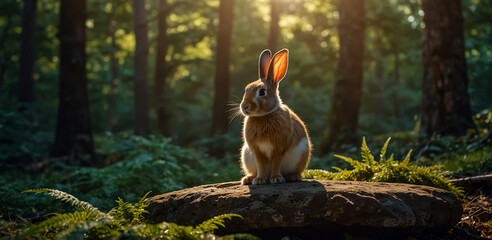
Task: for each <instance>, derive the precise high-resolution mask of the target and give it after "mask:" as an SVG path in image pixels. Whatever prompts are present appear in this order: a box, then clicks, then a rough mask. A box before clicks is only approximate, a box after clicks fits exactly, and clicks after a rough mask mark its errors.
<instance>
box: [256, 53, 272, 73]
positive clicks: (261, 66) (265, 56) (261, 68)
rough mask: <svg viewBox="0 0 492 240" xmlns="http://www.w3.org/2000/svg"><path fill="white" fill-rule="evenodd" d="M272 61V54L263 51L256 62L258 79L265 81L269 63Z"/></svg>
mask: <svg viewBox="0 0 492 240" xmlns="http://www.w3.org/2000/svg"><path fill="white" fill-rule="evenodd" d="M271 59H272V52H270V50H268V49H265V50H263V52H261V54H260V59H259V60H258V74H259V77H260V78H263V79H266V78H267V75H268V67H269V66H270V61H271Z"/></svg>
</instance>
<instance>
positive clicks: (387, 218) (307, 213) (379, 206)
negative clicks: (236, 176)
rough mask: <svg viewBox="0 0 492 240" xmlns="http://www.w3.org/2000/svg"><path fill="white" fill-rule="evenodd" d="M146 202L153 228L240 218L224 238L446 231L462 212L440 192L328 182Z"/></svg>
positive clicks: (224, 188)
mask: <svg viewBox="0 0 492 240" xmlns="http://www.w3.org/2000/svg"><path fill="white" fill-rule="evenodd" d="M148 201H149V202H150V205H149V207H148V211H149V218H150V220H152V221H154V222H162V221H166V222H174V223H177V224H180V225H197V224H199V223H201V222H202V221H204V220H207V219H210V218H212V217H214V216H217V215H221V214H226V213H237V214H240V215H241V216H243V218H244V219H243V220H241V219H234V220H232V221H229V222H228V223H227V228H225V229H223V230H222V231H223V233H238V232H252V233H258V232H268V231H269V230H272V229H275V231H278V230H279V229H282V231H283V232H289V231H287V229H290V230H291V231H290V232H294V233H300V232H303V231H304V232H305V233H310V234H313V233H315V232H316V231H323V232H326V231H331V230H340V229H342V230H343V231H348V232H358V231H361V229H364V230H369V232H370V231H374V232H384V231H387V232H394V233H397V234H401V233H402V231H404V232H414V233H415V232H423V231H428V230H435V229H439V230H446V229H447V230H449V229H450V228H451V227H452V226H454V225H455V224H456V223H457V222H458V221H459V220H460V217H461V213H462V211H463V210H462V207H461V203H460V201H458V200H457V199H456V197H455V196H454V195H453V194H452V193H450V192H448V191H445V190H442V189H438V188H433V187H427V186H420V185H411V184H397V183H375V182H350V181H330V180H304V181H301V182H293V183H284V184H267V185H255V186H244V185H241V184H240V183H239V182H228V183H218V184H210V185H203V186H198V187H193V188H189V189H183V190H180V191H175V192H171V193H167V194H163V195H158V196H154V197H152V198H149V199H148ZM284 230H285V231H284ZM292 230H293V231H292ZM297 235H299V234H297Z"/></svg>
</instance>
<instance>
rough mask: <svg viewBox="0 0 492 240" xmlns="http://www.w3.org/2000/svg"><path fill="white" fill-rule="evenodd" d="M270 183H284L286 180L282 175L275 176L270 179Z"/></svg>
mask: <svg viewBox="0 0 492 240" xmlns="http://www.w3.org/2000/svg"><path fill="white" fill-rule="evenodd" d="M270 182H271V183H284V182H285V178H284V177H282V176H281V175H275V176H271V177H270Z"/></svg>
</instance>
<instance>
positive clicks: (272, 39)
mask: <svg viewBox="0 0 492 240" xmlns="http://www.w3.org/2000/svg"><path fill="white" fill-rule="evenodd" d="M280 7H281V6H280V0H270V19H271V20H270V34H269V35H268V49H270V50H271V51H272V52H277V44H278V36H279V34H280V27H279V25H278V21H279V20H280Z"/></svg>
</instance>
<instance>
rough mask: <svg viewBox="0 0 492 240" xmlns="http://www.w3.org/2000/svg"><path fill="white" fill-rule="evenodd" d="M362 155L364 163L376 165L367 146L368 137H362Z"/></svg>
mask: <svg viewBox="0 0 492 240" xmlns="http://www.w3.org/2000/svg"><path fill="white" fill-rule="evenodd" d="M360 149H361V155H362V160H363V162H364V163H366V164H368V165H370V166H372V165H374V156H373V155H372V154H371V150H370V149H369V147H368V146H367V143H366V137H362V146H361V148H360Z"/></svg>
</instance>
